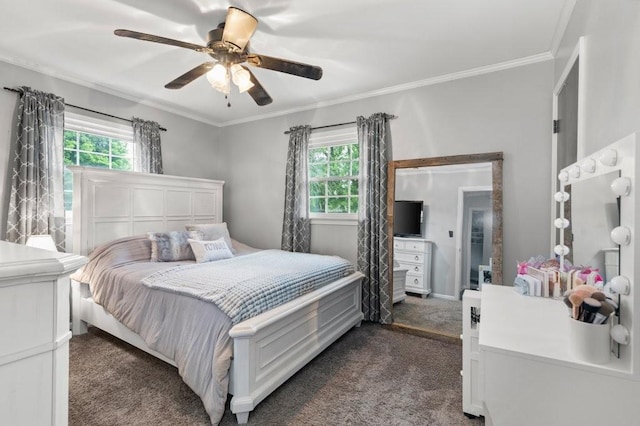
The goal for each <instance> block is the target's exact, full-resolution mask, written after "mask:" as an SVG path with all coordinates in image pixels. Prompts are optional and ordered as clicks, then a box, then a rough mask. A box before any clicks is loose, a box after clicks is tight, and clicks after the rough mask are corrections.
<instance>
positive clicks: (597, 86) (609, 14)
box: [554, 0, 640, 155]
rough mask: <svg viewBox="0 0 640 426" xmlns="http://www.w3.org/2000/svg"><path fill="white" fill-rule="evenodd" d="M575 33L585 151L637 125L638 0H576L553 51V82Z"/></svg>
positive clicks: (639, 64)
mask: <svg viewBox="0 0 640 426" xmlns="http://www.w3.org/2000/svg"><path fill="white" fill-rule="evenodd" d="M580 36H584V37H585V55H584V58H582V57H581V58H580V62H581V66H584V68H581V69H580V73H581V74H580V79H582V78H584V81H585V91H586V93H585V102H586V103H585V117H584V119H585V121H584V129H585V133H584V141H585V144H584V148H585V149H584V153H585V155H588V154H590V153H592V152H594V151H597V150H599V149H601V148H603V147H605V146H606V145H608V144H610V143H612V142H615V141H617V140H619V139H621V138H622V137H624V136H627V135H629V134H631V133H633V132H638V131H640V84H638V76H640V53H639V52H640V2H639V1H637V0H607V1H600V0H580V1H578V2H577V3H576V6H575V9H574V11H573V14H572V16H571V19H570V21H569V25H568V26H567V30H566V31H565V34H564V37H563V39H562V42H561V44H560V48H559V50H558V53H557V55H556V59H555V78H554V82H555V81H558V79H559V77H560V74H561V73H562V71H563V70H564V68H565V67H566V64H567V61H568V58H569V56H570V55H571V52H572V51H573V49H574V48H575V46H576V44H577V43H578V39H579V38H580ZM583 70H584V74H583Z"/></svg>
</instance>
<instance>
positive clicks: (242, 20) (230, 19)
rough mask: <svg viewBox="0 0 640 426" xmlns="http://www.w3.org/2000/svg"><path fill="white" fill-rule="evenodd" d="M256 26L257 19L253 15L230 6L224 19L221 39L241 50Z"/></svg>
mask: <svg viewBox="0 0 640 426" xmlns="http://www.w3.org/2000/svg"><path fill="white" fill-rule="evenodd" d="M257 27H258V20H257V19H256V18H255V17H254V16H253V15H251V14H249V13H247V12H245V11H244V10H242V9H238V8H237V7H230V8H229V11H228V12H227V18H226V19H225V21H224V32H223V33H222V41H224V42H227V43H230V44H232V45H234V46H235V47H237V48H238V49H239V50H240V51H243V50H244V48H245V47H246V46H247V43H248V42H249V39H250V38H251V36H252V35H253V33H254V32H255V31H256V28H257Z"/></svg>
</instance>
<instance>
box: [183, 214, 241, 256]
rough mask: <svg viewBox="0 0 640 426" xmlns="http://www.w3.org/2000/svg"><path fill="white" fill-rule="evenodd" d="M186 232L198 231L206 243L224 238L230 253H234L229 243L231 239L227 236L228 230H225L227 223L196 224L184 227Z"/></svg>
mask: <svg viewBox="0 0 640 426" xmlns="http://www.w3.org/2000/svg"><path fill="white" fill-rule="evenodd" d="M185 228H186V230H187V231H199V232H200V233H201V234H202V239H203V240H207V241H213V240H217V239H218V238H220V237H222V238H224V241H225V242H226V243H227V247H228V248H229V250H231V253H235V252H236V250H235V249H234V248H233V244H232V243H231V237H230V236H229V229H227V223H226V222H222V223H198V224H193V225H186V226H185Z"/></svg>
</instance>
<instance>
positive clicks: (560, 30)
mask: <svg viewBox="0 0 640 426" xmlns="http://www.w3.org/2000/svg"><path fill="white" fill-rule="evenodd" d="M576 1H577V0H566V2H565V4H564V7H563V9H562V13H561V14H560V17H559V18H558V23H557V25H556V31H555V33H554V34H553V39H552V40H551V50H550V52H551V55H552V56H553V57H554V58H555V56H556V54H557V53H558V49H559V48H560V43H562V38H563V37H564V33H565V32H566V31H567V27H568V26H569V21H570V20H571V15H572V14H573V9H574V8H575V7H576Z"/></svg>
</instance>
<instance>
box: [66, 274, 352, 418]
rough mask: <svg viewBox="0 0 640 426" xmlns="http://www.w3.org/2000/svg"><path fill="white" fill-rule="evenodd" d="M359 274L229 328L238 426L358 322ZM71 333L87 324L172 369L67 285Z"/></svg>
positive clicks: (80, 289) (80, 287)
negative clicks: (69, 296)
mask: <svg viewBox="0 0 640 426" xmlns="http://www.w3.org/2000/svg"><path fill="white" fill-rule="evenodd" d="M362 277H363V275H362V274H361V273H359V272H356V273H354V274H351V275H349V276H348V277H345V278H342V279H340V280H338V281H335V282H333V283H331V284H329V285H327V286H324V287H322V288H320V289H319V290H316V291H314V292H311V293H309V294H307V295H305V296H303V297H300V298H297V299H296V300H293V301H291V302H289V303H286V304H284V305H282V306H279V307H277V308H275V309H272V310H270V311H268V312H265V313H264V314H261V315H258V316H256V317H253V318H250V319H248V320H246V321H243V322H241V323H239V324H237V325H236V326H234V327H233V328H232V329H231V330H230V331H229V335H230V336H231V337H232V338H233V341H234V348H233V351H234V353H233V361H232V362H231V370H230V372H229V374H230V376H229V378H230V380H229V393H231V394H232V395H233V398H232V399H231V411H232V412H233V413H234V414H236V416H237V419H238V423H239V424H244V423H246V422H247V421H248V419H249V412H250V411H251V410H253V409H254V408H255V406H256V405H257V404H258V403H259V402H260V401H262V400H263V399H264V398H266V397H267V396H268V395H269V394H270V393H271V392H273V391H274V390H275V389H277V388H278V386H280V385H281V384H282V383H284V382H285V381H286V380H287V379H288V378H289V377H291V376H292V375H293V374H295V373H296V372H297V371H298V370H300V369H301V368H302V367H304V366H305V365H306V364H307V363H308V362H309V361H311V360H312V359H313V358H314V357H315V356H316V355H318V354H319V353H320V352H322V351H323V350H324V349H325V348H327V347H328V346H329V345H330V344H331V343H333V342H334V341H335V340H337V339H338V338H339V337H340V336H342V335H343V334H344V333H346V332H347V331H348V330H349V329H351V328H352V327H354V326H359V325H360V322H361V321H362V319H363V314H362V308H361V300H362V299H361V280H362ZM71 287H72V300H71V301H72V331H73V334H74V335H75V334H83V333H86V331H87V324H91V325H93V326H95V327H97V328H99V329H101V330H104V331H106V332H108V333H109V334H111V335H113V336H115V337H118V338H119V339H121V340H124V341H125V342H127V343H129V344H131V345H133V346H135V347H137V348H139V349H141V350H143V351H145V352H147V353H149V354H151V355H153V356H155V357H156V358H159V359H161V360H163V361H165V362H167V363H169V364H171V365H174V366H175V365H176V364H175V362H173V360H171V359H169V358H167V357H165V356H164V355H162V354H161V353H159V352H157V351H154V350H153V349H151V348H150V347H149V346H148V345H147V344H146V343H145V342H144V340H143V339H142V338H141V337H140V336H139V335H138V334H136V333H134V332H133V331H131V330H130V329H128V328H127V327H126V326H124V325H123V324H122V323H121V322H119V321H118V320H116V319H115V318H114V317H113V316H112V315H111V314H109V313H108V312H107V311H106V310H105V309H104V308H103V307H102V306H100V305H98V304H97V303H95V302H94V301H93V299H92V298H91V294H90V291H89V286H88V285H87V284H80V283H78V282H75V281H72V282H71Z"/></svg>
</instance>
